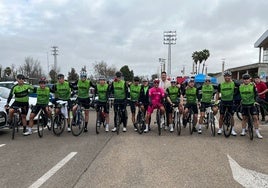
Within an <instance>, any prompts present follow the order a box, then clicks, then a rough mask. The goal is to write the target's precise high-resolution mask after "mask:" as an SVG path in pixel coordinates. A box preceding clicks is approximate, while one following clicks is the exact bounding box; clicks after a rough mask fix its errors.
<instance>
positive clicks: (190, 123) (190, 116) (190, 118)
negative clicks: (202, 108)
mask: <svg viewBox="0 0 268 188" xmlns="http://www.w3.org/2000/svg"><path fill="white" fill-rule="evenodd" d="M193 127H194V124H193V114H192V112H190V114H189V131H190V134H191V135H192V134H193V132H194V128H193Z"/></svg>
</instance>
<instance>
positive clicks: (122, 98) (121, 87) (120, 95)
mask: <svg viewBox="0 0 268 188" xmlns="http://www.w3.org/2000/svg"><path fill="white" fill-rule="evenodd" d="M115 76H116V77H115V80H114V81H113V83H112V84H111V89H110V93H112V94H113V95H114V112H116V110H117V108H118V106H119V108H120V109H121V111H122V112H123V113H122V116H123V117H122V122H123V132H126V131H127V111H126V105H127V96H128V87H127V84H126V82H125V81H123V80H121V77H122V73H121V72H116V73H115ZM114 124H115V117H114ZM115 131H116V127H114V128H113V129H112V132H115Z"/></svg>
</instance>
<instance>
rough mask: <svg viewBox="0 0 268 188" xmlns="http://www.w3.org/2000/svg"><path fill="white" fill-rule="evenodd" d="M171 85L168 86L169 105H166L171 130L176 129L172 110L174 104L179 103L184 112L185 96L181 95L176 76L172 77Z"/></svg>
mask: <svg viewBox="0 0 268 188" xmlns="http://www.w3.org/2000/svg"><path fill="white" fill-rule="evenodd" d="M170 82H171V86H170V87H168V88H167V90H166V93H167V105H166V111H167V114H168V122H169V131H170V132H173V131H174V126H173V121H172V111H173V106H174V105H178V107H179V109H180V112H182V108H183V97H182V95H181V91H180V88H179V87H178V86H177V85H176V84H177V80H176V78H172V79H171V81H170Z"/></svg>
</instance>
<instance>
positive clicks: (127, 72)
mask: <svg viewBox="0 0 268 188" xmlns="http://www.w3.org/2000/svg"><path fill="white" fill-rule="evenodd" d="M120 72H122V74H123V76H124V80H125V81H129V82H132V81H133V77H134V73H133V70H131V71H130V70H129V68H128V66H127V65H124V66H123V67H122V68H121V69H120Z"/></svg>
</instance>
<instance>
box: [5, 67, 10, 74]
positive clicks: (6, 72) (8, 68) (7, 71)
mask: <svg viewBox="0 0 268 188" xmlns="http://www.w3.org/2000/svg"><path fill="white" fill-rule="evenodd" d="M4 75H5V76H10V75H11V68H10V67H6V68H5V70H4Z"/></svg>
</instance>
